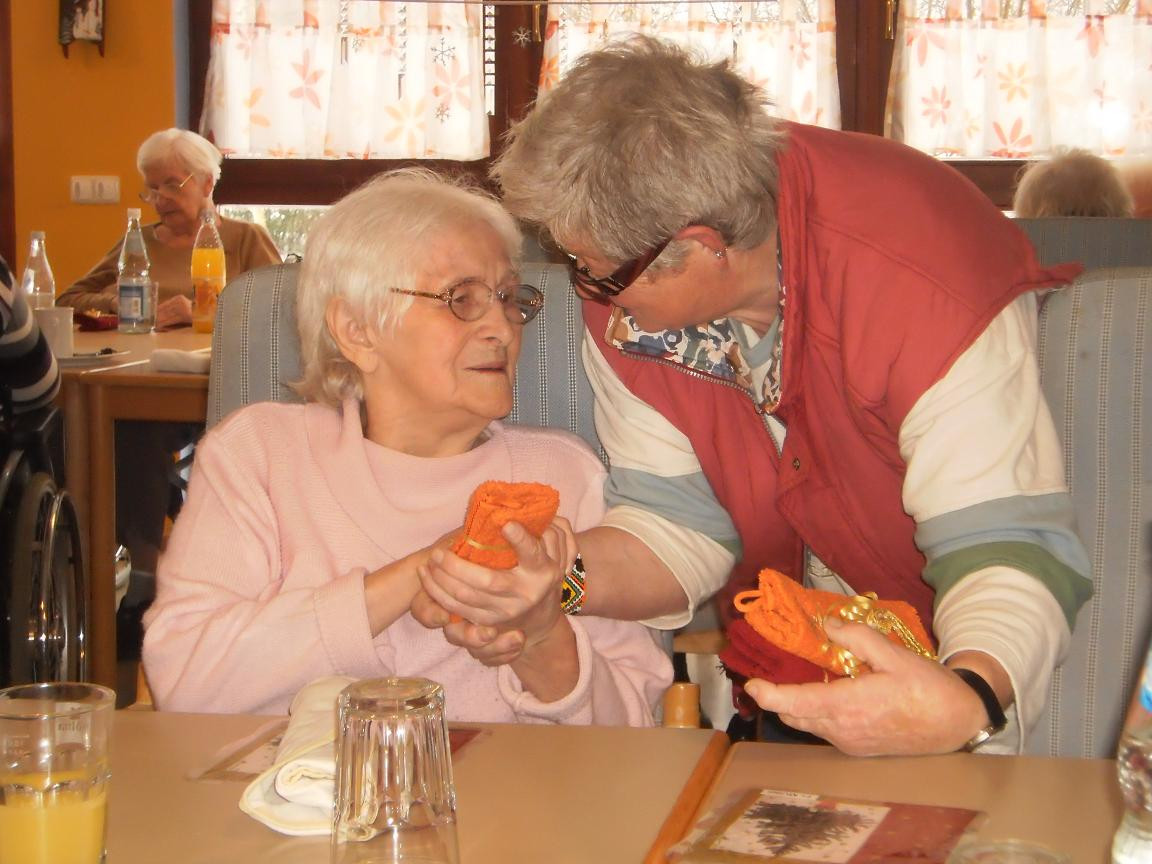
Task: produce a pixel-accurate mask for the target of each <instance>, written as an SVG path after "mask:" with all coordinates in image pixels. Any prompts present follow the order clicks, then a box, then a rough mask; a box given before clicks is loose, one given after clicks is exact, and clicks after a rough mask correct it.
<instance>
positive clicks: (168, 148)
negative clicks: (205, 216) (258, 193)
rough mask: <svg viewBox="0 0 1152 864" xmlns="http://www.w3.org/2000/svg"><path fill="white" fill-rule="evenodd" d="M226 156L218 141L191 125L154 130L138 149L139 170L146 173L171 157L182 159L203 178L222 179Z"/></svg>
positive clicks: (194, 172)
mask: <svg viewBox="0 0 1152 864" xmlns="http://www.w3.org/2000/svg"><path fill="white" fill-rule="evenodd" d="M223 158H224V157H223V156H221V154H220V151H219V150H217V149H216V145H215V144H213V143H212V142H211V141H209V140H208V139H207V138H204V137H202V136H200V135H197V134H196V133H195V132H189V131H188V130H187V129H176V128H172V129H165V130H164V131H162V132H154V133H153V134H151V135H149V136H148V137H147V138H146V139H144V143H143V144H141V145H140V149H139V150H137V151H136V170H137V171H139V172H140V174H141V176H143V174H144V172H145V170H147V169H148V168H149V167H151V166H152V165H160V164H162V163H164V162H167V161H168V160H169V159H178V160H179V161H180V162H181V163H182V164H183V165H184V167H185V168H186V169H188V171H189V173H191V174H196V175H197V176H199V177H201V178H208V177H211V178H212V182H213V183H215V182H216V181H217V180H219V179H220V162H221V160H222V159H223Z"/></svg>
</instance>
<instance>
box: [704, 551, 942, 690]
mask: <svg viewBox="0 0 1152 864" xmlns="http://www.w3.org/2000/svg"><path fill="white" fill-rule="evenodd" d="M734 603H735V605H736V608H737V609H739V610H740V611H741V612H743V613H744V619H743V620H739V619H738V620H736V621H734V622H732V624H731V625H729V628H728V639H729V644H728V647H727V648H726V649H725V650H724V651H723V652H721V654H720V660H721V662H722V663H723V664H724V666H725V668H726V669H728V670H729V672H730V673H735V675H737V676H741V677H743V678H753V677H755V678H764V679H766V680H769V681H772V682H774V683H777V684H802V683H805V682H808V681H820V680H826V679H827V677H828V676H829V675H836V676H843V675H853V676H855V675H856V674H858V673H859V672H861V671H867V666H866V665H865V664H863V663H861V662H860V661H859V660H858V658H856V657H855V656H853V655H852V654H851V653H849V652H848V651H847V650H845V649H842V648H838V647H837V646H835V645H833V644H831V642H830V641H829V639H828V636H827V634H826V633H825V632H824V623H823V622H824V619H825V618H827V617H828V616H830V615H838V616H839V617H841V618H843V619H844V620H847V621H859V622H861V623H863V624H867V625H868V626H869V627H872V628H873V629H874V630H877V631H879V632H881V633H884V634H885V635H886V636H887V637H888V638H889V639H891V640H892V641H893V642H895V643H896V644H898V645H903V646H905V647H907V648H909V649H910V650H913V651H916V652H917V653H920V654H923V655H924V656H928V657H931V656H933V655H932V640H931V638H930V637H929V636H928V633H927V632H926V631H925V629H924V625H923V624H922V623H921V622H920V616H919V615H917V614H916V610H915V609H914V608H913V607H912V606H911V605H910V604H908V603H905V602H903V601H901V600H878V599H877V598H876V595H874V594H864V595H858V596H856V597H846V596H844V595H843V594H837V593H835V592H833V591H819V590H816V589H813V588H805V587H804V586H802V585H800V584H799V583H798V582H796V581H794V580H792V579H789V578H788V577H787V576H785V575H784V574H783V573H779V572H777V571H775V570H768V569H765V570H761V571H760V588H759V590H756V591H742V592H741V593H739V594H737V595H736V598H735V600H734Z"/></svg>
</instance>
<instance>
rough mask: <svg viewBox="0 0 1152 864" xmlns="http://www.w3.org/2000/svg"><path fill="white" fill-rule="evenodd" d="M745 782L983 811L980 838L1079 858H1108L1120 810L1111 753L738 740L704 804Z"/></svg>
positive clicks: (1092, 862)
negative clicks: (874, 751) (1063, 755)
mask: <svg viewBox="0 0 1152 864" xmlns="http://www.w3.org/2000/svg"><path fill="white" fill-rule="evenodd" d="M748 789H789V790H793V791H797V792H813V793H819V794H822V795H833V796H837V797H841V798H864V799H868V800H872V801H901V802H906V803H913V804H937V805H942V806H950V807H965V808H968V809H972V810H981V811H984V812H985V813H987V814H988V819H987V821H986V822H984V823H983V824H982V825H980V827H979V828H978V830H977V834H978V835H979V836H980V837H983V838H987V839H1004V838H1008V837H1016V838H1020V839H1024V840H1031V841H1033V842H1038V843H1043V844H1045V845H1047V846H1050V847H1052V848H1053V849H1058V850H1060V851H1061V852H1065V853H1067V854H1068V855H1070V856H1071V857H1072V862H1073V864H1107V862H1108V861H1109V860H1110V854H1109V850H1110V848H1111V844H1112V834H1113V832H1115V830H1116V826H1117V825H1119V824H1120V814H1121V810H1122V806H1121V802H1120V793H1119V790H1118V789H1117V786H1116V763H1115V762H1114V761H1112V760H1110V759H1052V758H1041V757H1036V756H981V755H977V754H972V753H952V754H949V755H947V756H918V757H907V758H894V757H889V758H882V759H860V758H856V757H851V756H845V755H843V754H842V753H840V752H838V751H836V750H834V749H833V748H831V747H822V746H805V745H797V744H757V743H740V744H735V745H733V747H732V748H731V749H729V751H728V753H727V755H726V756H725V759H724V764H723V765H722V766H721V768H720V770H719V772H718V773H717V775H716V778H715V780H714V781H713V784H712V788H711V789H709V791H708V793H707V795H706V796H705V799H704V802H703V804H702V808H701V809H702V810H705V809H707V808H710V807H712V806H715V805H716V804H717V802H721V801H725V800H727V798H728V797H729V796H731V795H733V794H736V793H738V792H740V791H744V790H748Z"/></svg>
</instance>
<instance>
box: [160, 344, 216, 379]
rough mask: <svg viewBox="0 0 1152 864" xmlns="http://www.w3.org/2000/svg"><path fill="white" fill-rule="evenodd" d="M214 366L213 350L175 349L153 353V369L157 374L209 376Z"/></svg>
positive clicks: (164, 349)
mask: <svg viewBox="0 0 1152 864" xmlns="http://www.w3.org/2000/svg"><path fill="white" fill-rule="evenodd" d="M211 366H212V350H211V349H207V350H202V351H177V350H176V349H175V348H157V349H156V350H155V351H153V352H152V368H153V369H155V370H156V371H157V372H189V373H192V374H195V375H207V374H208V370H209V368H211Z"/></svg>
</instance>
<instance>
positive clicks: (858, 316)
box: [413, 38, 1092, 755]
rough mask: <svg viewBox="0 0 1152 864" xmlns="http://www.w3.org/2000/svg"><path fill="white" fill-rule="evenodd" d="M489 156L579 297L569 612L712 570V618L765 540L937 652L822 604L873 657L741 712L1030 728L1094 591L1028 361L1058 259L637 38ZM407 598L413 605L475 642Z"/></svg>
mask: <svg viewBox="0 0 1152 864" xmlns="http://www.w3.org/2000/svg"><path fill="white" fill-rule="evenodd" d="M492 176H493V178H494V179H495V180H496V181H497V182H498V183H499V184H500V187H501V189H502V191H503V195H504V204H505V206H506V207H508V209H509V210H510V211H511V212H512V213H513V214H514V215H516V216H519V217H521V218H522V219H524V220H525V221H527V222H529V223H532V224H534V225H538V226H540V227H542V228H543V229H545V230H546V231H547V233H548V234H549V235H550V236H551V238H552V239H553V240H554V241H555V243H556V244H558V245H559V246H560V247H562V249H563V251H564V252H566V253H567V256H568V260H569V262H570V271H571V275H572V284H573V286H574V288H575V290H576V291H577V293H578V294H579V295H580V296H581V297H582V298H583V299H584V304H583V310H584V322H585V324H586V326H587V328H588V330H587V332H586V333H585V334H584V340H583V346H582V350H583V358H584V365H585V368H586V369H587V371H588V377H589V379H590V381H591V384H592V390H593V392H594V394H595V397H596V421H597V422H596V426H597V431H598V434H599V437H600V441H601V443H602V444H603V445H604V448H605V449H606V450H607V451H608V454H609V457H610V465H611V468H610V477H609V481H608V485H607V487H606V489H607V494H608V500H609V503H610V505H611V506H610V507H609V509H608V512H607V514H606V515H605V519H604V521H603V522H602V523H601V524H599V525H596V526H594V527H592V528H590V529H589V530H586V531H582V532H580V534H579V535H578V538H577V539H578V542H579V544H580V551H581V558H582V561H583V563H584V565H585V568H586V571H587V593H586V601H585V605H584V611H585V612H587V613H588V614H594V615H603V616H605V617H610V618H619V619H635V620H643V621H648V622H650V623H651V624H652V626H659V627H663V628H667V629H672V628H676V627H679V626H682V625H683V624H685V623H687V621H688V620H690V619H691V617H692V614H693V612H694V610H695V609H696V608H698V606H699V604H701V603H702V602H704V601H705V600H707V599H708V598H709V596H711V595H713V594H718V596H719V598H720V602H719V608H720V611H721V613H722V615H723V616H724V618H725V620H726V621H730V620H732V619H733V617H734V616H735V615H736V610H735V608H734V605H733V598H734V597H735V596H736V595H737V594H738V593H739V592H741V591H743V590H745V589H749V588H755V587H757V574H758V573H759V571H760V570H761V569H763V568H772V569H774V570H777V571H780V572H782V573H784V574H786V575H787V576H788V577H790V578H791V579H793V580H795V581H797V582H802V583H804V584H805V585H809V586H812V587H817V588H821V589H824V590H828V591H835V592H838V593H844V594H847V595H849V596H852V595H855V594H858V593H863V592H866V591H874V592H876V593H877V594H878V595H879V596H880V598H881V599H887V600H903V601H905V602H908V603H911V604H912V605H913V606H914V607H915V608H916V610H917V611H918V613H919V615H920V617H921V620H922V621H924V623H925V625H926V626H929V627H931V628H932V632H933V633H934V635H935V638H936V639H937V642H938V651H937V653H938V655H939V658H940V660H939V662H937V661H933V660H927V659H925V658H923V657H921V656H918V655H917V654H915V653H913V652H911V651H905V650H903V649H898V648H895V647H893V646H892V645H891V643H889V642H888V641H887V640H886V639H885V638H884V637H883V636H881V635H880V634H878V633H876V632H874V631H873V630H870V629H869V628H868V627H866V626H864V625H862V624H855V623H842V622H840V621H839V620H838V619H837V620H830V621H829V622H828V623H827V625H826V626H827V627H828V628H829V631H828V633H829V639H830V640H831V641H832V642H834V643H835V644H836V645H837V646H839V647H843V648H847V649H848V650H850V651H851V652H852V653H853V654H855V655H856V656H857V657H858V658H860V659H862V660H863V661H864V662H867V663H869V664H870V665H871V666H872V669H873V671H872V673H871V674H868V675H861V676H860V677H858V678H855V679H843V680H839V681H835V682H832V683H829V684H825V683H822V682H817V683H806V684H797V685H788V684H782V683H779V682H772V681H768V680H762V679H751V680H749V681H748V682H747V684H746V685H745V688H744V692H743V693H741V694H740V696H741V706H742V709H743V711H745V712H746V713H747V716H748V717H749V718H752V717H755V716H756V712H755V709H756V707H757V705H758V706H759V708H761V709H763V710H764V711H766V712H772V713H773V714H775V715H778V717H779V718H780V719H781V720H783V721H784V723H786V724H787V725H788V726H791V727H794V728H796V729H799V730H802V731H804V732H810V733H813V734H816V735H818V736H820V737H821V738H824V739H825V740H827V741H830V742H831V743H832V744H834V745H836V746H837V747H839V748H840V749H841V750H843V751H845V752H847V753H853V754H860V755H877V754H914V753H943V752H948V751H953V750H958V749H960V748H962V747H969V748H976V747H978V746H981V745H983V744H985V742H986V743H987V746H986V747H984V750H985V751H986V752H987V751H989V750H997V749H999V750H1016V749H1018V748H1019V747H1020V746H1022V742H1023V740H1024V736H1025V735H1026V733H1027V730H1028V729H1029V728H1030V727H1031V725H1032V724H1034V723H1035V721H1036V718H1037V716H1038V715H1039V713H1040V712H1041V711H1042V709H1043V708H1044V706H1045V704H1046V700H1047V694H1048V682H1049V680H1050V676H1051V673H1052V670H1053V669H1054V668H1055V666H1056V665H1057V664H1058V662H1059V661H1060V659H1061V658H1062V656H1063V655H1064V653H1065V652H1066V650H1067V646H1068V644H1069V641H1070V639H1071V627H1072V623H1073V622H1074V621H1075V618H1076V614H1077V612H1078V610H1079V608H1080V606H1081V605H1082V604H1083V603H1084V602H1085V600H1086V599H1087V598H1088V596H1090V594H1091V584H1092V583H1091V581H1090V580H1089V579H1088V578H1086V577H1087V575H1088V572H1089V567H1090V565H1089V561H1088V556H1087V554H1086V553H1085V551H1084V548H1083V545H1082V544H1081V542H1080V540H1079V538H1078V537H1077V536H1076V533H1075V527H1074V523H1075V519H1074V514H1073V510H1072V501H1071V498H1070V496H1069V494H1068V487H1067V484H1066V482H1065V478H1064V469H1063V458H1062V456H1061V447H1060V441H1059V438H1058V437H1057V434H1056V429H1055V427H1054V425H1053V423H1052V418H1051V414H1050V412H1049V409H1048V406H1047V404H1046V403H1045V401H1044V394H1043V392H1042V391H1041V389H1040V382H1039V366H1038V363H1037V358H1036V329H1037V299H1036V298H1037V291H1038V290H1039V289H1043V288H1047V287H1050V286H1052V285H1055V284H1059V283H1062V282H1066V281H1069V280H1070V279H1071V278H1072V277H1073V276H1074V275H1075V273H1076V271H1077V270H1078V268H1077V267H1075V266H1072V267H1062V268H1051V269H1045V268H1042V267H1041V266H1040V265H1039V264H1038V263H1037V261H1036V257H1035V252H1034V250H1033V249H1032V246H1031V244H1030V243H1029V242H1028V239H1027V237H1026V236H1025V235H1024V233H1023V232H1022V231H1020V230H1019V229H1017V228H1015V227H1014V226H1013V225H1012V223H1011V221H1010V220H1008V219H1006V218H1005V217H1004V215H1003V214H1002V213H1000V211H999V210H998V209H997V208H996V207H995V205H993V204H992V203H991V202H990V201H989V200H988V199H987V198H986V197H985V196H983V195H982V194H981V193H980V192H979V190H977V189H976V188H975V187H974V186H972V185H971V184H970V183H968V182H967V181H965V180H964V179H963V178H962V177H961V176H960V175H959V174H958V173H957V172H955V171H953V170H952V169H950V168H949V167H947V166H945V165H941V164H940V162H939V161H937V160H935V159H932V158H931V157H929V156H926V155H925V154H923V153H919V152H917V151H915V150H913V149H911V148H909V147H906V146H904V145H902V144H899V143H897V142H894V141H890V140H885V139H883V138H879V137H876V136H872V135H852V134H846V133H843V132H840V131H836V130H830V129H822V128H818V127H815V126H807V125H803V124H799V123H792V122H787V121H783V120H779V119H777V118H775V117H773V116H772V114H771V112H770V111H769V110H768V109H767V105H766V98H765V96H764V94H763V93H762V92H761V91H760V90H759V89H758V88H757V87H756V86H755V85H753V84H752V83H751V82H749V81H747V80H745V79H743V78H741V77H740V76H739V75H738V74H737V73H736V72H735V71H733V69H732V68H731V67H730V66H729V64H727V63H710V62H706V61H704V60H701V59H698V58H697V57H695V56H693V55H691V54H689V53H688V52H686V51H683V50H681V49H678V48H676V47H674V46H671V45H668V44H666V43H662V42H660V41H658V40H654V39H646V38H637V39H634V40H630V41H627V42H624V43H621V44H615V45H611V46H609V47H607V48H605V49H603V50H600V51H595V52H591V53H588V54H585V55H584V56H583V57H582V58H580V59H579V60H578V61H577V62H576V63H575V64H574V66H573V68H572V69H571V70H570V71H569V72H568V73H567V74H566V75H565V77H564V78H563V80H561V81H560V83H559V84H558V85H557V86H556V88H555V89H553V90H552V91H551V92H550V93H549V94H548V95H547V96H546V97H545V98H543V99H541V100H540V101H539V102H538V103H537V104H536V106H535V107H534V108H533V109H532V111H531V112H530V113H529V114H528V115H527V117H525V118H524V120H522V121H521V122H520V123H519V124H517V125H516V126H514V127H513V129H512V132H511V134H510V136H509V140H508V146H507V147H506V148H505V150H504V152H503V153H502V155H501V156H500V157H499V158H498V159H497V160H496V162H495V164H494V166H493V171H492ZM942 201H946V202H948V206H947V207H946V208H941V206H940V202H942ZM456 569H457V565H456V563H455V562H453V561H451V559H447V560H445V561H444V562H443V566H435V567H432V568H430V573H431V575H432V577H433V579H434V580H436V581H443V583H444V584H445V585H446V586H451V584H452V583H451V582H450V581H449V579H451V578H455V577H456V576H457V574H456V573H455V572H454V571H455V570H456ZM424 596H425V595H421V598H420V599H419V600H418V602H417V603H416V604H415V605H414V607H413V612H414V614H415V615H416V617H418V618H420V619H421V620H423V621H425V622H426V623H429V624H440V625H441V626H443V627H444V628H445V632H446V634H447V635H448V637H449V638H450V639H452V640H453V641H455V642H457V643H459V644H462V645H467V646H468V647H469V648H470V649H471V650H474V651H481V650H483V647H484V639H483V637H482V636H481V635H477V634H475V633H473V632H471V630H470V626H471V625H469V624H468V622H467V620H465V621H460V622H453V621H451V620H449V618H448V616H447V615H444V614H443V610H442V609H438V608H437V607H438V606H439V607H442V606H443V603H442V602H441V600H442V599H443V598H441V597H437V596H434V595H433V593H432V592H431V591H427V592H426V596H427V597H429V598H430V599H431V600H432V601H435V603H431V604H429V603H425V602H424V599H423V598H424ZM445 602H446V601H445ZM448 611H449V612H450V611H452V610H451V609H449V610H448ZM498 641H499V640H495V641H494V642H493V643H492V644H493V645H496V643H497V642H498ZM498 647H502V646H498ZM748 697H751V699H749V698H748ZM752 700H755V704H753V703H752ZM1009 706H1011V707H1012V710H1011V711H1007V712H1004V710H1003V709H1007V708H1009ZM1004 713H1007V714H1010V715H1012V716H1011V717H1009V718H1008V722H1007V725H1005V718H1004V716H1003V715H1004ZM749 725H751V724H749ZM762 728H763V727H762ZM733 731H734V732H737V733H738V734H744V731H745V730H733ZM774 734H775V733H774Z"/></svg>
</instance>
